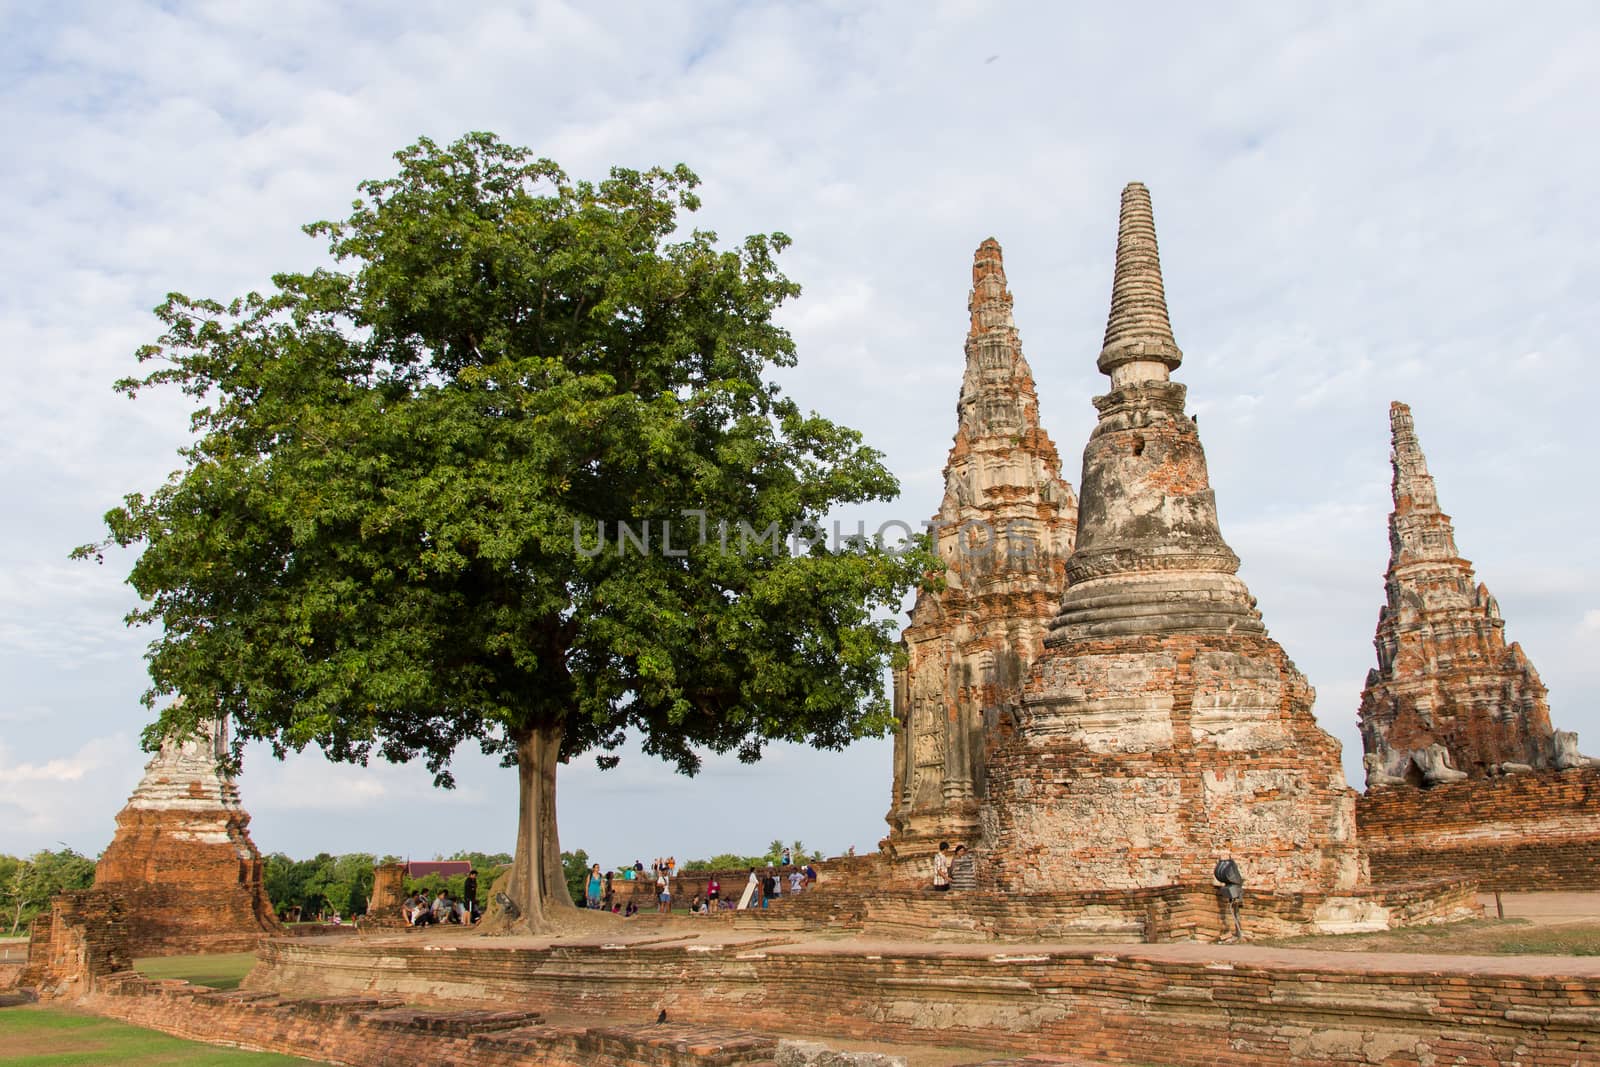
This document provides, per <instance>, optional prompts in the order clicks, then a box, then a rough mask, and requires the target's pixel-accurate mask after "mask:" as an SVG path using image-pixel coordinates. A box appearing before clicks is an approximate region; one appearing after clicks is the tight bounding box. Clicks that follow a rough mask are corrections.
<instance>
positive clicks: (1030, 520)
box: [883, 237, 1077, 860]
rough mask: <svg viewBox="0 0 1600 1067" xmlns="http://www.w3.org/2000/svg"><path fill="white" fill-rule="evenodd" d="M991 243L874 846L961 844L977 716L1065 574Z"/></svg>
mask: <svg viewBox="0 0 1600 1067" xmlns="http://www.w3.org/2000/svg"><path fill="white" fill-rule="evenodd" d="M1011 304H1012V298H1011V293H1010V292H1009V291H1008V290H1007V289H1006V275H1005V264H1004V261H1003V259H1002V257H1001V251H1000V245H999V243H998V242H996V241H995V240H994V238H992V237H991V238H989V239H988V240H986V241H984V242H983V243H982V244H981V245H979V246H978V249H977V252H976V253H975V254H974V256H973V264H972V293H971V296H970V298H969V299H968V301H967V308H968V311H969V312H970V314H971V325H970V327H969V330H968V333H967V340H966V373H965V376H964V378H963V379H962V383H961V396H960V399H959V400H958V401H957V404H956V415H957V427H956V434H955V441H954V443H953V444H952V446H951V448H950V455H949V458H948V459H947V460H946V462H945V468H944V484H945V491H944V499H943V501H942V502H941V504H940V506H939V511H938V514H937V515H935V516H934V521H933V529H934V531H935V535H934V536H935V543H936V546H937V549H938V552H939V555H940V556H941V557H942V558H943V559H944V561H945V565H946V572H945V580H946V584H945V588H944V589H942V590H939V591H937V592H922V593H919V594H918V596H917V600H916V603H915V605H914V606H913V608H912V609H911V622H910V625H909V626H907V627H906V630H905V632H904V634H903V635H902V638H901V642H902V645H903V647H904V649H905V651H906V656H907V665H906V666H905V667H903V668H901V669H899V670H897V671H896V672H895V677H894V700H895V715H896V718H897V719H898V720H899V728H898V730H897V732H896V734H895V747H894V784H893V792H892V799H891V806H890V810H889V814H888V816H887V820H888V822H889V826H890V833H889V836H888V837H887V838H886V839H885V840H884V842H883V848H884V850H885V851H886V852H887V853H888V854H889V855H890V856H891V857H893V858H895V859H897V860H906V859H914V858H916V857H923V856H926V855H928V854H929V853H931V852H933V851H934V850H936V849H937V847H938V843H939V842H940V841H941V840H946V839H948V840H952V841H973V840H975V839H976V837H977V833H978V805H979V803H980V801H981V800H982V798H983V795H984V790H985V786H986V782H985V774H984V751H983V745H984V719H985V716H986V715H988V716H991V717H992V716H993V715H994V714H996V713H997V712H998V711H1000V710H1001V709H1009V708H1013V707H1015V705H1016V704H1017V703H1018V702H1019V700H1020V698H1021V692H1022V681H1023V679H1024V678H1025V677H1026V676H1027V670H1028V667H1029V665H1030V664H1031V663H1032V662H1033V659H1034V657H1036V656H1037V655H1038V654H1039V651H1040V649H1041V648H1042V647H1043V641H1044V636H1045V633H1046V631H1047V630H1048V628H1049V623H1050V618H1051V616H1052V615H1053V614H1054V611H1055V605H1056V602H1057V600H1058V599H1059V598H1060V595H1061V587H1062V585H1063V584H1064V582H1065V580H1066V579H1065V573H1066V572H1065V564H1066V558H1067V555H1068V554H1069V553H1070V552H1071V551H1072V546H1073V539H1074V532H1075V530H1076V528H1077V499H1076V498H1075V497H1074V495H1073V492H1072V487H1071V486H1070V485H1069V484H1068V483H1067V482H1066V481H1064V480H1063V479H1062V477H1061V458H1060V456H1059V455H1058V454H1057V452H1056V447H1055V444H1054V442H1052V441H1051V440H1050V436H1049V435H1048V434H1046V433H1045V432H1044V430H1043V429H1041V428H1040V426H1039V398H1038V394H1037V392H1036V391H1035V389H1034V384H1033V372H1032V370H1031V369H1030V368H1029V367H1028V362H1027V360H1026V359H1024V358H1023V355H1022V346H1021V342H1020V340H1019V338H1018V335H1017V327H1016V323H1015V321H1014V320H1013V318H1012V314H1011Z"/></svg>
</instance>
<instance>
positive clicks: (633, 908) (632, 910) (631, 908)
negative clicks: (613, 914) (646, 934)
mask: <svg viewBox="0 0 1600 1067" xmlns="http://www.w3.org/2000/svg"><path fill="white" fill-rule="evenodd" d="M638 913H639V905H637V904H635V903H634V902H633V901H631V900H630V901H628V909H627V910H626V911H624V912H623V913H622V917H623V918H624V919H631V918H633V917H634V916H635V915H637V914H638Z"/></svg>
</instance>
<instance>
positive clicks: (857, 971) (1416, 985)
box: [97, 894, 1600, 1067]
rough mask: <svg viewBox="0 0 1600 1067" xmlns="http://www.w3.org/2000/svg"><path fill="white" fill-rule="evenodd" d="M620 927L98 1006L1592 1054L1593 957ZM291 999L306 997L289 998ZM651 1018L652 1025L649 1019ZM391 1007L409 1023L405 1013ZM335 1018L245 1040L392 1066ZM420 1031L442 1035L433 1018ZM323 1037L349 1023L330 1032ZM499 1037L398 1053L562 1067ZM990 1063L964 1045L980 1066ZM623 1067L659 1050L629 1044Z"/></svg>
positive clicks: (967, 1040) (1103, 1046)
mask: <svg viewBox="0 0 1600 1067" xmlns="http://www.w3.org/2000/svg"><path fill="white" fill-rule="evenodd" d="M903 895H904V894H902V896H903ZM673 932H674V934H677V933H679V931H677V930H674V931H673ZM689 938H695V939H694V940H688V939H689ZM628 940H629V938H628V936H626V935H624V934H619V935H618V936H617V937H616V938H609V937H608V938H604V939H595V940H583V939H578V940H574V939H563V940H562V941H561V942H560V943H559V944H553V945H519V946H516V947H502V946H496V945H493V944H492V943H490V942H487V941H478V940H476V939H474V940H472V941H469V940H467V939H462V940H461V941H459V942H456V943H453V944H451V943H445V944H448V948H449V949H453V951H449V950H447V951H443V952H441V951H440V947H441V943H438V942H435V943H429V939H425V938H414V939H413V938H393V937H391V938H383V939H381V940H373V939H368V940H365V941H359V940H357V939H345V940H342V941H334V940H325V939H320V938H319V939H304V940H300V939H290V938H274V939H272V940H271V941H269V942H267V943H266V944H265V945H264V946H263V948H262V952H261V963H260V965H259V966H258V967H257V968H256V970H255V971H254V972H252V973H251V975H250V976H249V977H248V978H247V979H246V980H245V983H244V989H246V990H256V991H260V992H240V993H237V994H212V995H202V996H198V997H193V1007H192V1008H183V1009H179V1008H177V1006H176V1005H175V1004H173V1003H171V1002H170V1001H169V1002H168V1003H166V1004H162V1003H160V1002H159V1001H158V1002H157V1003H154V1004H152V1003H150V1002H149V998H147V997H144V996H141V997H129V998H115V997H106V998H103V1000H102V1003H103V1004H104V1005H105V1006H104V1007H100V1006H97V1010H102V1011H105V1012H106V1013H107V1014H117V1015H118V1017H120V1018H124V1019H127V1020H128V1021H131V1022H138V1023H141V1024H142V1025H151V1024H152V1022H153V1023H155V1024H156V1025H160V1026H161V1027H162V1028H163V1029H169V1030H170V1029H171V1028H172V1027H173V1026H174V1025H175V1024H176V1025H184V1026H194V1027H199V1026H202V1025H204V1026H207V1027H208V1028H209V1030H210V1031H211V1032H212V1033H213V1034H215V1033H218V1032H221V1033H238V1032H240V1031H239V1030H238V1029H236V1027H238V1026H239V1025H240V1024H238V1023H235V1022H232V1021H230V1020H229V1019H228V1018H227V1017H226V1016H227V1015H228V1014H231V1012H232V1011H233V1010H240V1009H245V1008H246V1007H247V1006H248V1005H249V1004H250V1003H252V1002H251V1001H249V1000H248V999H247V998H249V997H259V998H262V999H261V1000H260V1001H258V1002H255V1003H259V1004H260V1005H261V1010H263V1011H265V1012H271V1013H273V1014H274V1015H277V1014H278V1013H285V1012H288V1013H292V1012H298V1011H317V1010H318V1009H319V1008H322V1009H324V1010H327V1009H337V1008H338V1007H341V1006H342V1007H344V1008H345V1009H346V1010H352V1011H354V1010H359V1011H363V1012H375V1011H379V1010H381V1006H380V1005H379V1004H376V1003H373V1001H376V1000H378V999H379V998H380V997H384V996H388V995H397V996H401V997H405V998H406V999H407V1000H408V1001H411V1002H412V1003H413V1004H428V1005H439V1006H448V1007H451V1008H456V1009H463V1008H469V1007H479V1008H484V1009H487V1010H491V1011H497V1012H509V1011H538V1012H543V1013H546V1014H547V1015H549V1016H551V1017H556V1016H558V1015H560V1016H563V1017H564V1019H565V1020H566V1022H565V1025H564V1026H562V1027H560V1028H559V1029H557V1030H555V1031H554V1032H552V1031H551V1030H545V1031H543V1033H542V1034H541V1035H537V1036H541V1037H542V1038H543V1040H544V1041H546V1042H549V1041H551V1040H552V1039H557V1040H561V1041H563V1042H564V1041H566V1040H569V1038H567V1037H564V1036H562V1035H569V1034H570V1035H574V1036H576V1035H577V1034H579V1033H583V1032H587V1033H589V1034H597V1033H598V1031H597V1030H596V1029H588V1030H587V1031H585V1030H584V1029H583V1024H582V1022H581V1020H582V1019H583V1018H584V1017H586V1016H587V1017H593V1016H594V1015H596V1014H597V1013H606V1014H611V1015H613V1016H621V1017H624V1018H631V1019H633V1020H637V1022H638V1023H643V1024H645V1026H644V1027H642V1028H641V1027H632V1028H630V1029H633V1030H634V1031H635V1032H638V1030H640V1029H644V1030H645V1031H646V1032H649V1030H655V1031H657V1032H658V1033H661V1035H662V1038H663V1040H665V1039H667V1038H669V1037H672V1038H675V1037H678V1036H679V1035H678V1032H677V1031H675V1029H674V1028H675V1027H676V1026H679V1025H689V1026H695V1025H702V1026H718V1027H726V1026H728V1025H730V1023H732V1022H736V1024H737V1025H738V1026H740V1027H744V1028H749V1030H750V1031H754V1032H757V1033H759V1032H761V1031H763V1030H768V1031H776V1032H781V1033H791V1034H792V1033H802V1034H805V1035H807V1036H809V1037H814V1038H815V1037H822V1038H823V1039H825V1040H827V1041H828V1042H829V1043H830V1044H836V1043H845V1042H847V1041H852V1040H854V1041H862V1042H865V1041H874V1042H882V1041H895V1042H907V1043H918V1044H933V1043H937V1044H938V1045H941V1046H944V1047H947V1048H948V1047H952V1046H954V1047H965V1048H972V1049H975V1050H976V1049H996V1050H997V1049H1002V1048H1003V1049H1009V1050H1013V1051H1014V1052H1025V1053H1027V1054H1031V1055H1034V1056H1040V1057H1044V1056H1061V1057H1071V1056H1078V1057H1087V1058H1089V1059H1091V1060H1092V1061H1106V1062H1112V1063H1136V1064H1153V1063H1160V1064H1173V1065H1177V1064H1183V1065H1194V1067H1202V1065H1215V1064H1217V1063H1221V1062H1226V1063H1229V1064H1234V1065H1239V1067H1279V1065H1283V1067H1287V1065H1295V1067H1300V1065H1305V1064H1338V1065H1342V1067H1375V1065H1377V1064H1389V1065H1391V1067H1400V1065H1406V1067H1420V1065H1424V1064H1471V1065H1477V1067H1491V1065H1500V1064H1507V1063H1524V1064H1551V1065H1555V1064H1562V1065H1569V1064H1570V1065H1577V1064H1592V1063H1594V1062H1596V1056H1597V1055H1600V1038H1597V1036H1596V1035H1597V1034H1600V964H1597V963H1596V962H1595V961H1593V960H1589V959H1585V958H1583V957H1566V958H1560V959H1554V958H1543V959H1535V960H1529V959H1518V958H1514V957H1511V958H1500V959H1496V960H1494V961H1493V962H1490V961H1487V960H1483V959H1474V960H1468V961H1465V962H1463V963H1462V964H1460V965H1459V966H1451V965H1449V964H1447V963H1443V962H1441V961H1440V960H1439V959H1437V958H1430V957H1427V956H1405V955H1388V956H1383V957H1379V958H1377V959H1376V960H1374V959H1373V958H1371V957H1361V956H1356V955H1351V956H1342V954H1339V956H1338V957H1336V954H1331V953H1320V952H1302V951H1296V950H1293V949H1281V948H1280V949H1275V950H1273V951H1270V952H1262V951H1260V950H1258V949H1251V948H1238V949H1230V948H1228V947H1226V946H1223V947H1216V946H1162V945H1157V946H1140V945H1108V944H1104V943H1101V944H1098V945H1080V946H1063V945H1051V944H1039V943H1037V942H1035V943H1033V944H1030V945H1028V946H1025V947H1024V946H1017V947H1016V950H1014V951H1004V950H1003V949H1000V947H999V946H996V945H992V944H989V945H954V944H944V945H938V946H930V945H927V944H926V943H923V942H920V941H914V942H894V941H882V940H879V941H874V942H870V943H867V944H864V945H859V946H850V945H847V944H845V943H841V942H835V941H830V942H826V943H817V942H813V943H809V944H808V943H795V944H784V943H782V942H781V939H774V938H770V937H767V938H760V939H756V940H747V941H741V940H738V939H733V938H729V937H727V936H726V935H725V933H724V932H723V931H721V930H718V931H717V933H715V935H710V934H709V933H708V934H707V936H704V937H703V938H697V937H696V936H695V935H694V934H688V935H687V936H672V937H668V938H663V937H659V936H657V937H650V938H648V939H646V940H642V941H638V942H634V943H631V944H630V943H628ZM686 941H687V943H686ZM1330 957H1334V958H1330ZM269 991H270V992H269ZM179 995H181V994H178V993H176V992H175V993H174V994H173V995H172V996H173V998H174V999H176V997H177V996H179ZM190 996H193V994H190ZM306 997H313V998H323V999H321V1000H312V1001H307V1000H304V999H300V998H306ZM280 998H282V999H280ZM289 998H294V1001H292V1002H291V1001H290V999H289ZM332 998H339V999H332ZM118 999H122V1000H123V1002H124V1003H125V1004H126V1008H125V1009H123V1010H121V1011H119V1010H118V1008H117V1007H116V1006H115V1004H114V1003H113V1002H114V1001H115V1000H118ZM363 1002H365V1003H363ZM658 1010H662V1011H665V1012H666V1013H667V1018H668V1022H666V1023H665V1024H662V1025H660V1026H656V1027H651V1026H649V1022H650V1020H652V1019H653V1018H655V1017H656V1012H657V1011H658ZM124 1011H126V1013H123V1012H124ZM410 1011H411V1012H412V1013H413V1014H417V1011H416V1008H415V1007H413V1008H412V1009H410ZM135 1013H137V1014H135ZM213 1020H215V1021H213ZM355 1022H356V1020H348V1021H347V1020H344V1019H339V1018H336V1017H334V1016H333V1013H332V1011H329V1017H328V1019H327V1021H326V1022H325V1023H324V1024H323V1025H322V1026H320V1027H317V1028H314V1029H313V1028H309V1027H308V1028H305V1029H303V1030H299V1033H300V1034H302V1035H304V1036H308V1037H312V1038H314V1039H319V1040H324V1041H326V1042H327V1043H326V1044H320V1045H304V1044H299V1045H297V1044H290V1043H282V1044H279V1043H271V1044H269V1043H268V1042H266V1041H263V1040H260V1039H259V1038H255V1039H252V1040H251V1041H250V1043H251V1044H252V1045H255V1046H257V1047H270V1048H274V1049H277V1050H280V1051H287V1052H297V1053H299V1054H302V1055H306V1054H310V1055H315V1056H319V1058H320V1057H326V1058H329V1059H337V1060H339V1061H340V1062H346V1063H374V1064H386V1063H392V1062H395V1058H394V1057H393V1056H391V1057H390V1058H387V1059H377V1058H372V1059H368V1058H362V1054H363V1053H364V1052H365V1050H367V1049H368V1048H369V1047H370V1046H369V1044H368V1040H369V1039H368V1038H367V1036H366V1035H367V1033H368V1032H370V1031H368V1032H363V1031H360V1030H357V1029H356V1027H355V1026H354V1025H352V1024H354V1023H355ZM244 1025H247V1026H250V1027H251V1029H249V1030H246V1031H244V1032H245V1033H253V1034H268V1035H277V1034H285V1033H288V1032H291V1031H288V1030H287V1029H279V1028H277V1027H276V1026H275V1025H274V1024H272V1023H271V1022H269V1021H268V1020H265V1019H261V1020H259V1021H256V1022H254V1023H253V1024H251V1023H248V1022H247V1023H245V1024H244ZM297 1029H298V1028H297ZM408 1029H409V1028H408ZM433 1029H435V1030H436V1031H445V1032H449V1028H448V1023H445V1022H444V1021H443V1020H441V1024H440V1025H436V1026H435V1027H433ZM463 1029H465V1028H463ZM307 1031H310V1032H309V1033H307ZM341 1034H342V1035H349V1036H346V1037H345V1039H344V1040H343V1041H339V1040H338V1038H339V1035H341ZM358 1034H359V1035H360V1036H357V1035H358ZM324 1035H326V1036H324ZM505 1036H506V1037H507V1038H512V1037H513V1036H515V1037H517V1038H522V1039H524V1040H526V1041H527V1043H526V1044H522V1043H521V1042H519V1044H518V1045H517V1046H510V1045H508V1046H502V1047H503V1048H506V1049H508V1050H509V1049H510V1048H515V1051H516V1052H517V1053H518V1054H519V1055H520V1056H521V1057H522V1058H521V1059H516V1060H514V1061H512V1060H502V1059H496V1058H492V1055H491V1053H492V1052H493V1051H494V1049H495V1046H493V1045H487V1044H479V1043H476V1042H475V1043H474V1044H473V1045H472V1046H471V1048H470V1050H469V1049H461V1050H459V1052H458V1053H457V1054H456V1055H454V1056H452V1055H449V1054H436V1055H431V1056H427V1055H418V1054H416V1053H420V1052H421V1050H420V1049H417V1050H414V1052H413V1054H412V1055H411V1056H410V1057H409V1058H410V1059H411V1060H412V1061H416V1062H428V1063H434V1062H472V1063H484V1064H490V1063H503V1062H516V1063H528V1062H537V1063H565V1062H568V1061H567V1060H565V1059H560V1058H557V1056H556V1055H554V1054H553V1053H555V1051H556V1050H555V1049H551V1052H550V1053H547V1054H546V1055H548V1057H549V1058H546V1056H545V1055H540V1054H539V1053H540V1052H542V1051H543V1049H541V1048H540V1046H539V1045H537V1044H535V1043H534V1041H533V1040H528V1039H531V1038H534V1037H535V1036H536V1035H535V1034H533V1033H529V1032H526V1031H522V1032H519V1031H508V1032H507V1033H506V1035H505ZM374 1039H376V1035H374ZM612 1047H616V1048H619V1050H620V1049H622V1048H625V1047H626V1046H625V1044H624V1035H621V1034H618V1035H616V1039H614V1044H613V1046H612ZM396 1051H399V1050H396ZM407 1051H411V1050H407ZM441 1051H442V1050H441ZM628 1051H630V1052H631V1051H632V1049H629V1050H628ZM461 1053H467V1054H465V1055H463V1054H461ZM402 1055H403V1053H402ZM767 1055H771V1053H770V1052H768V1053H767ZM992 1055H993V1054H992V1053H987V1054H974V1055H973V1057H972V1058H973V1059H975V1060H981V1061H983V1062H988V1061H989V1059H990V1057H991V1056H992ZM752 1058H755V1059H756V1060H757V1062H759V1058H758V1057H752ZM579 1062H599V1063H605V1062H611V1061H608V1060H600V1059H596V1060H593V1061H579ZM625 1062H627V1063H629V1064H643V1063H655V1064H674V1063H675V1062H676V1061H673V1060H670V1059H667V1058H665V1056H661V1057H659V1058H649V1059H647V1058H645V1057H644V1056H643V1055H639V1054H638V1053H634V1055H633V1056H632V1057H630V1058H629V1059H628V1060H626V1061H625ZM705 1062H707V1063H726V1062H729V1060H727V1059H715V1060H713V1059H710V1058H709V1057H708V1058H707V1060H706V1061H705ZM733 1062H738V1061H737V1060H735V1061H733ZM912 1062H913V1063H917V1062H926V1061H925V1060H923V1061H917V1060H913V1061H912ZM939 1062H942V1063H953V1062H958V1061H957V1060H956V1058H955V1057H953V1056H952V1057H947V1058H942V1059H941V1060H940V1061H939ZM1024 1062H1026V1061H1024Z"/></svg>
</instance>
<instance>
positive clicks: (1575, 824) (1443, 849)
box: [1356, 767, 1600, 892]
mask: <svg viewBox="0 0 1600 1067" xmlns="http://www.w3.org/2000/svg"><path fill="white" fill-rule="evenodd" d="M1356 823H1357V826H1358V827H1359V833H1360V840H1361V844H1362V846H1363V847H1364V848H1365V849H1366V850H1367V852H1368V855H1369V856H1370V857H1371V861H1372V876H1373V879H1374V880H1375V881H1388V882H1403V881H1413V880H1418V879H1429V878H1472V879H1475V880H1477V881H1478V882H1479V883H1481V884H1482V886H1483V888H1485V889H1504V890H1529V891H1536V892H1537V891H1550V890H1592V889H1600V768H1597V767H1587V768H1579V769H1576V770H1569V771H1543V772H1537V773H1527V774H1516V775H1511V776H1508V777H1500V778H1488V779H1475V780H1468V781H1460V782H1453V783H1449V784H1445V785H1438V786H1434V787H1432V788H1430V789H1411V788H1392V789H1374V790H1369V791H1368V792H1367V793H1365V794H1364V795H1363V796H1362V797H1361V799H1360V800H1359V801H1358V802H1357V805H1356Z"/></svg>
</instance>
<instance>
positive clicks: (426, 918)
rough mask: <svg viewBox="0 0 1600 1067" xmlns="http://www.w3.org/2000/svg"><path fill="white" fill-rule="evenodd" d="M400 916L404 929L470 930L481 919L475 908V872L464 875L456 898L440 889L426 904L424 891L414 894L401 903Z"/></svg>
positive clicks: (476, 897)
mask: <svg viewBox="0 0 1600 1067" xmlns="http://www.w3.org/2000/svg"><path fill="white" fill-rule="evenodd" d="M400 912H401V914H402V915H403V916H404V917H405V920H406V925H407V926H436V925H438V924H441V923H458V924H460V925H462V926H471V925H472V924H473V923H475V922H477V921H478V920H479V919H481V918H483V909H482V907H480V906H479V904H478V872H477V871H476V870H472V871H469V872H467V877H466V881H465V882H463V883H462V886H461V895H460V896H459V897H458V896H455V895H454V894H451V893H448V892H446V891H445V890H443V889H441V890H439V892H438V894H437V895H436V896H434V897H433V898H432V899H431V900H430V899H429V897H428V894H427V891H426V890H418V891H416V892H415V893H412V894H411V895H409V896H407V897H406V899H405V900H404V901H402V902H401V905H400Z"/></svg>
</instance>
